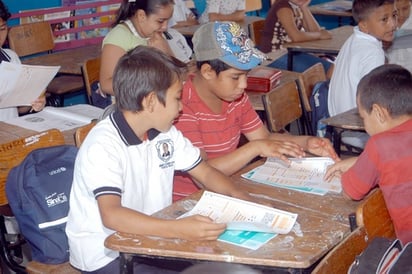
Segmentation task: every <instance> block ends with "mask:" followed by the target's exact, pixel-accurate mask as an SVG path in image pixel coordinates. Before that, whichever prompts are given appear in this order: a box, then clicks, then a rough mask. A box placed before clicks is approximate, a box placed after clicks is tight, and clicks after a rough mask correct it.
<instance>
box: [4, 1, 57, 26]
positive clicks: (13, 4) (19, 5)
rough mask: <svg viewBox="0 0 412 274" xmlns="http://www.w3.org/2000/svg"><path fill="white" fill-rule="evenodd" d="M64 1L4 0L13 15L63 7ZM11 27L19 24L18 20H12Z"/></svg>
mask: <svg viewBox="0 0 412 274" xmlns="http://www.w3.org/2000/svg"><path fill="white" fill-rule="evenodd" d="M61 1H62V0H37V1H34V0H3V3H4V4H5V5H6V6H7V8H8V9H9V11H10V12H11V13H17V12H19V11H20V10H30V9H43V8H51V7H59V6H61V3H62V2H61ZM8 23H9V25H10V26H12V25H16V24H18V23H19V21H18V20H17V19H14V20H10V21H9V22H8Z"/></svg>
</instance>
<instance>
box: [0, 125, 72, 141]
mask: <svg viewBox="0 0 412 274" xmlns="http://www.w3.org/2000/svg"><path fill="white" fill-rule="evenodd" d="M75 131H76V129H71V130H67V131H63V132H62V133H63V135H64V140H65V142H66V144H68V145H75V143H74V133H75ZM36 133H38V132H37V131H34V130H30V129H26V128H22V127H18V126H15V125H11V124H7V123H5V122H1V121H0V140H1V142H2V143H6V142H10V141H13V140H16V139H19V138H21V137H26V136H30V135H33V134H36Z"/></svg>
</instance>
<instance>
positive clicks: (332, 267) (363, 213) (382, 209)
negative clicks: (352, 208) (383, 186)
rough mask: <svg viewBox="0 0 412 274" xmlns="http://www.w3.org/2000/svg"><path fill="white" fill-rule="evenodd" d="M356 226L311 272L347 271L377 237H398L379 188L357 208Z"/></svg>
mask: <svg viewBox="0 0 412 274" xmlns="http://www.w3.org/2000/svg"><path fill="white" fill-rule="evenodd" d="M356 224H357V228H356V229H355V230H354V231H352V232H351V234H349V236H347V237H346V238H344V239H343V240H342V242H340V243H339V244H338V245H337V246H335V247H334V248H333V249H332V250H331V251H330V252H329V253H328V254H327V255H326V256H325V257H324V258H323V259H322V260H321V261H320V263H319V264H318V265H317V266H316V267H315V269H314V271H313V272H312V274H328V273H347V271H348V269H349V266H350V265H351V264H352V262H353V261H354V260H355V258H356V256H357V255H359V254H360V253H361V252H362V251H363V250H364V249H365V248H366V246H367V245H368V244H369V243H370V242H371V241H372V240H373V239H374V238H376V237H387V238H395V237H396V235H395V230H394V227H393V223H392V219H391V217H390V215H389V212H388V210H387V208H386V203H385V200H384V198H383V195H382V191H381V190H380V189H379V188H376V189H374V190H372V191H371V192H370V193H369V194H368V196H367V197H366V198H365V199H364V200H363V201H362V202H361V204H359V206H358V208H357V209H356Z"/></svg>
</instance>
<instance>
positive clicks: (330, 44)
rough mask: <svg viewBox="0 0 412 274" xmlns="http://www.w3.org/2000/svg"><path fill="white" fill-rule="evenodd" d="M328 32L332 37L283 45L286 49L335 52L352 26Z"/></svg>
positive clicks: (349, 32)
mask: <svg viewBox="0 0 412 274" xmlns="http://www.w3.org/2000/svg"><path fill="white" fill-rule="evenodd" d="M330 32H331V33H332V38H331V39H328V40H314V41H307V42H296V43H287V44H285V45H284V46H285V47H286V48H287V49H288V51H299V52H314V53H330V54H337V53H338V52H339V50H340V48H341V47H342V45H343V44H344V43H345V41H346V39H348V38H349V36H350V35H351V34H352V32H353V26H342V27H338V28H335V29H332V30H330Z"/></svg>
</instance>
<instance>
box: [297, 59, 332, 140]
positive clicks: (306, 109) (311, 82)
mask: <svg viewBox="0 0 412 274" xmlns="http://www.w3.org/2000/svg"><path fill="white" fill-rule="evenodd" d="M321 81H326V73H325V69H324V68H323V65H322V63H316V64H314V65H313V66H311V67H310V68H308V69H306V70H305V71H304V72H302V73H301V74H300V75H299V79H298V88H299V96H300V100H301V102H302V109H303V115H302V119H301V124H302V125H303V126H305V128H306V130H307V132H308V134H309V135H316V132H313V130H312V127H311V124H310V123H311V119H310V112H311V111H312V108H311V107H310V104H309V98H310V97H311V95H312V91H313V87H314V86H315V84H316V83H318V82H321Z"/></svg>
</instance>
